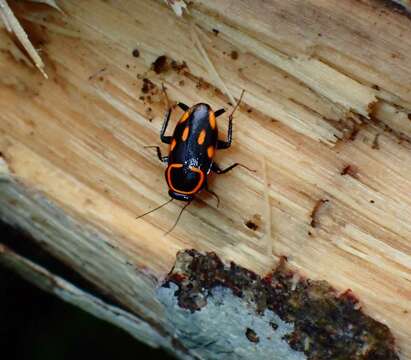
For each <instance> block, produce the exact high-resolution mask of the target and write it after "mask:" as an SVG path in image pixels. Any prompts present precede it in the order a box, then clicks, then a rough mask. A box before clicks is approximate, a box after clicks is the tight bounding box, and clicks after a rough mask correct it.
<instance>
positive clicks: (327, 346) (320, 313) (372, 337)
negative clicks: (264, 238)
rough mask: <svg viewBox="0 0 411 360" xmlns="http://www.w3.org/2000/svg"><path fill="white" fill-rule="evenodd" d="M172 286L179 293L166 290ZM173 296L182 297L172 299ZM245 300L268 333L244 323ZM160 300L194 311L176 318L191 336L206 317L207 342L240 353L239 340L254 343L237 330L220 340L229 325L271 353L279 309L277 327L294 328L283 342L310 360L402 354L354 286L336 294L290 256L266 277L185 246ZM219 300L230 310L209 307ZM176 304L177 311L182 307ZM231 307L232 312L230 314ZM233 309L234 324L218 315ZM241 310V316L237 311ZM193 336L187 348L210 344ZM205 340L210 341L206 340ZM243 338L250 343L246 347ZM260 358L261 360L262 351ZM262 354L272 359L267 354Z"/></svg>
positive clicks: (394, 359) (392, 359) (386, 358)
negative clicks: (293, 266)
mask: <svg viewBox="0 0 411 360" xmlns="http://www.w3.org/2000/svg"><path fill="white" fill-rule="evenodd" d="M168 288H170V289H171V290H172V291H166V290H164V289H168ZM170 297H171V298H175V299H174V300H171V299H170ZM165 298H166V300H165ZM238 298H239V299H241V301H242V302H243V303H244V304H246V305H244V304H243V305H242V306H244V308H246V307H247V305H248V306H249V307H250V309H251V308H252V309H253V311H254V312H255V315H254V316H256V318H255V320H254V324H257V323H258V321H262V323H264V325H265V329H264V330H263V326H262V325H261V327H259V329H258V330H259V331H255V329H252V326H251V325H250V327H245V326H246V325H247V324H248V321H247V320H242V318H241V316H243V317H244V318H247V316H248V314H247V311H244V313H243V312H242V311H241V310H239V309H240V308H241V306H240V305H238V302H239V300H237V299H238ZM160 299H162V300H163V303H164V302H165V303H166V306H168V307H170V306H171V305H170V304H171V303H172V302H173V301H175V303H176V304H178V306H179V307H180V308H182V309H186V310H187V313H186V314H185V318H184V317H183V318H182V319H179V320H178V321H176V326H177V329H178V330H179V331H180V332H186V333H190V331H193V330H192V329H191V330H190V326H191V325H190V323H192V327H193V328H196V327H197V326H199V323H198V322H199V321H200V318H201V319H202V320H201V321H202V323H201V324H203V326H204V327H208V326H209V327H210V328H208V329H207V332H206V334H209V336H210V338H209V339H208V340H210V342H213V344H218V346H222V347H224V345H225V346H226V351H228V350H229V346H232V347H233V349H232V351H233V352H235V345H236V346H238V347H239V348H241V349H243V348H244V349H243V351H247V350H245V349H248V348H249V347H250V345H249V344H247V342H246V341H245V339H244V338H242V337H240V336H239V335H232V338H231V340H224V339H221V337H224V336H227V337H229V335H228V334H225V333H224V330H223V329H222V328H224V327H225V326H227V327H229V328H230V330H229V332H231V333H233V334H238V333H239V332H244V333H245V335H246V338H247V339H248V340H249V341H251V342H252V343H255V346H256V348H257V349H258V348H259V347H260V346H261V347H262V348H264V352H267V349H266V347H267V346H268V347H269V346H270V344H269V342H268V344H265V345H263V344H261V341H260V340H263V339H265V338H267V339H268V338H270V340H272V339H271V337H272V336H273V334H272V329H271V330H270V331H268V330H266V329H267V326H268V323H269V322H270V321H272V320H269V319H268V318H267V316H268V315H267V314H270V315H269V316H268V317H270V316H271V317H273V316H274V315H273V314H275V317H278V318H279V319H281V320H280V321H278V320H277V321H274V323H276V326H279V324H280V327H282V328H283V327H284V326H286V327H288V329H287V330H283V333H282V336H281V339H282V340H285V341H287V343H288V345H289V346H290V348H291V349H292V350H293V351H297V352H301V353H304V356H305V357H306V358H307V359H309V360H319V359H321V360H345V359H350V360H366V359H367V360H371V359H372V360H398V359H399V357H398V355H397V353H396V350H395V345H394V337H393V336H392V334H391V332H390V330H389V329H388V327H387V326H385V325H383V324H382V323H380V322H378V321H376V320H374V319H372V318H371V317H369V316H367V315H366V314H365V313H364V312H363V311H362V310H361V306H360V305H359V301H358V300H357V299H356V298H355V296H354V295H353V294H352V292H351V291H349V290H347V291H346V292H344V293H342V294H337V292H336V290H335V289H333V288H332V287H331V286H330V285H329V284H328V283H327V282H325V281H312V280H309V279H304V278H301V277H300V276H299V275H296V273H295V272H293V271H291V270H289V269H287V265H286V261H285V260H283V261H282V262H281V263H280V265H279V266H278V267H277V268H276V269H275V270H274V271H273V272H272V273H270V274H268V275H267V276H265V277H263V278H262V277H260V276H258V275H256V274H255V273H253V272H251V271H249V270H247V269H245V268H243V267H241V266H238V265H236V264H235V263H233V262H231V263H230V265H228V266H227V265H225V264H224V263H223V262H222V261H221V260H220V258H219V257H218V256H217V255H216V254H214V253H207V254H201V253H199V252H197V251H195V250H186V251H181V252H179V253H178V254H177V260H176V264H175V266H174V268H173V270H172V271H171V272H170V274H169V275H168V276H167V278H166V281H165V283H164V285H163V289H161V290H160ZM210 303H211V305H210ZM217 304H220V305H221V306H224V308H221V309H219V311H215V310H214V311H213V310H209V309H208V307H209V306H211V308H214V307H215V306H218V305H217ZM230 305H231V307H230ZM173 309H174V310H173V311H175V306H174V307H173ZM228 309H231V312H230V310H228ZM234 309H237V310H238V312H237V311H234ZM197 311H199V312H200V313H205V314H207V315H203V316H200V315H198V318H196V317H194V316H192V315H189V313H192V314H193V313H195V312H197ZM208 311H210V313H209V314H208ZM227 312H229V313H230V314H232V317H233V318H232V319H231V321H227V319H226V318H224V320H222V318H220V317H219V314H226V313H227ZM236 312H237V315H236V316H234V313H236ZM213 313H214V316H215V317H216V318H217V319H214V318H213V319H210V320H209V322H207V320H206V318H207V317H212V316H211V314H213ZM238 314H241V315H238ZM182 316H183V315H180V317H182ZM257 319H259V320H258V321H257ZM179 326H180V328H179ZM255 326H256V325H255ZM213 327H214V328H213ZM276 331H277V330H276ZM216 332H217V333H218V334H219V335H218V339H217V338H214V337H216V336H215V334H216ZM203 336H205V333H204V334H203ZM238 337H240V339H238ZM233 338H234V340H233ZM211 339H213V340H212V341H211ZM219 339H220V340H219ZM190 341H191V343H190V344H189V345H188V348H190V347H194V345H195V346H198V347H199V348H201V347H203V348H204V346H205V345H204V343H202V344H200V343H196V342H195V341H194V340H193V339H192V338H191V340H190ZM202 341H205V340H204V338H202ZM230 341H232V342H230ZM183 342H184V340H183ZM242 342H243V343H245V345H241V344H242ZM271 345H272V356H273V358H274V359H277V357H276V355H275V352H276V351H277V350H278V344H277V346H276V347H275V346H274V345H273V344H271ZM207 346H210V345H207ZM214 346H217V345H214ZM281 346H282V347H283V346H284V344H282V345H281ZM293 351H291V352H290V355H289V356H290V358H292V356H297V355H295V353H294V352H293ZM264 352H263V353H264ZM281 356H283V357H278V358H279V359H285V358H288V357H284V354H281ZM222 358H225V357H222ZM240 358H241V357H240ZM255 358H260V357H259V356H258V355H256V357H255ZM261 358H262V359H265V357H264V356H262V357H261Z"/></svg>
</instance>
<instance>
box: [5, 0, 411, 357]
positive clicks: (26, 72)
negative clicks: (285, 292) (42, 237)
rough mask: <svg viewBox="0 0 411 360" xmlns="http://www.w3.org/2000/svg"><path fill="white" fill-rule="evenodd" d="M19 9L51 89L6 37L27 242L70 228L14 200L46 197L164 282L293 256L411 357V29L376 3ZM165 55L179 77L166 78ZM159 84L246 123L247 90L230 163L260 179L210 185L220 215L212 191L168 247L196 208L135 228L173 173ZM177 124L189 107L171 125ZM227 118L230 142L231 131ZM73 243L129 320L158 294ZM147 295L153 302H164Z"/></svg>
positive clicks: (15, 165) (169, 209)
mask: <svg viewBox="0 0 411 360" xmlns="http://www.w3.org/2000/svg"><path fill="white" fill-rule="evenodd" d="M187 3H188V2H187ZM9 5H12V10H13V12H14V14H15V15H16V17H17V19H18V20H19V21H20V23H21V24H22V26H23V27H24V29H25V31H26V32H27V34H28V36H29V38H30V40H31V41H34V43H35V47H36V49H37V50H39V51H40V54H41V56H42V59H43V61H44V63H45V66H46V67H45V70H46V72H47V74H48V76H49V80H45V79H43V78H42V76H41V74H39V73H38V71H36V70H35V68H34V67H29V66H27V65H26V64H25V63H24V62H23V61H21V60H20V59H21V58H23V56H24V55H22V53H21V50H19V49H18V48H16V45H15V43H14V41H11V40H10V38H9V35H8V33H7V31H6V30H5V29H2V30H1V31H0V50H1V51H0V73H1V76H0V109H1V111H0V152H1V154H2V157H3V158H4V161H5V162H6V163H7V166H8V169H9V171H10V173H11V176H12V177H13V179H17V180H18V181H11V182H4V181H2V182H1V183H0V185H1V192H2V194H3V195H4V196H1V197H0V216H1V217H3V218H6V219H7V220H8V221H10V222H13V223H15V224H17V225H19V226H22V227H24V228H25V229H26V230H28V231H30V230H31V229H32V228H33V229H34V228H36V229H37V230H38V229H42V228H43V227H46V226H49V225H50V224H59V221H61V216H60V215H59V216H58V217H56V218H54V219H52V218H50V219H49V220H48V221H47V223H46V222H41V221H37V222H36V220H35V219H36V216H35V214H33V216H32V218H30V216H28V215H27V216H28V217H27V218H25V217H24V218H23V215H22V214H23V212H20V211H19V209H18V207H17V206H16V205H13V204H14V203H13V201H12V200H11V199H12V198H13V196H12V195H11V194H18V193H19V192H18V191H15V187H18V186H25V187H27V188H28V189H30V190H32V191H35V193H36V194H37V193H38V194H41V196H39V197H38V198H36V197H34V199H37V200H33V201H32V202H30V204H32V205H30V206H32V211H33V213H34V212H35V209H36V207H35V206H36V204H37V203H39V204H40V203H41V204H43V203H42V201H44V202H45V204H46V205H47V204H49V203H51V204H53V205H54V206H56V207H58V208H59V209H61V210H63V211H64V213H65V214H69V215H70V216H71V217H73V218H75V219H77V221H79V223H81V224H84V226H85V229H88V226H90V227H92V228H95V229H102V231H103V230H104V233H105V234H106V235H107V237H108V238H109V239H111V240H110V241H112V242H113V243H114V244H116V247H117V248H118V249H119V251H121V253H122V256H124V257H126V258H127V259H128V261H129V262H131V263H133V264H135V266H136V268H137V269H139V271H141V272H142V273H143V272H144V274H150V276H152V277H153V278H155V279H157V280H160V279H162V278H163V277H164V276H165V274H167V273H168V272H169V270H170V269H171V267H172V265H173V263H174V260H175V254H176V252H177V251H178V250H180V249H186V248H195V249H196V250H198V251H215V252H216V253H217V254H218V255H219V256H220V257H222V258H223V259H226V260H233V261H235V262H236V263H237V264H239V265H241V266H243V267H245V268H248V269H250V270H252V271H255V272H257V273H259V274H260V275H263V274H264V273H266V272H267V271H268V270H269V269H270V268H271V267H272V265H273V261H272V256H273V255H275V256H277V257H278V256H281V255H283V256H287V258H288V260H289V264H290V266H291V267H293V268H294V269H295V270H298V271H299V272H301V274H302V275H305V276H309V277H310V278H314V279H324V280H327V281H329V282H330V283H331V284H332V285H333V286H334V287H335V288H338V289H340V290H341V291H344V290H346V289H348V288H349V289H352V291H353V292H354V293H355V294H356V296H358V297H359V298H360V300H361V303H362V304H363V307H364V311H365V312H366V313H367V314H368V315H370V316H372V317H374V318H376V319H377V320H379V321H382V322H383V323H385V324H386V325H388V326H389V327H390V329H391V330H392V332H393V334H394V335H395V337H396V339H397V341H398V346H399V348H400V352H401V356H402V358H403V359H411V327H410V326H409V324H410V323H411V301H410V299H411V242H410V239H411V220H410V219H411V197H410V191H411V144H410V139H411V115H410V114H411V67H410V64H411V20H410V18H409V17H408V16H407V15H406V14H404V13H403V12H401V11H395V9H394V10H393V9H392V8H391V6H390V3H389V2H380V1H373V0H364V1H354V0H346V1H343V2H341V1H337V0H330V1H326V2H325V1H323V2H318V1H305V2H301V1H296V0H291V1H277V0H270V1H255V0H235V1H234V0H225V1H219V0H195V1H191V2H190V3H189V5H188V8H187V10H188V11H186V10H184V11H183V14H182V16H176V14H175V13H174V12H173V10H172V9H171V8H170V7H169V6H168V5H167V4H166V2H164V1H152V0H137V1H136V0H135V1H114V2H102V1H97V0H90V1H87V2H85V1H59V2H58V5H59V7H60V8H61V10H62V12H59V11H56V10H55V9H52V8H48V7H45V6H41V5H38V4H29V5H27V4H26V3H24V2H15V3H14V2H9ZM205 53H206V55H207V57H206V58H205V57H204V54H205ZM160 56H165V60H164V61H167V63H165V64H167V66H160V67H158V68H156V69H157V71H154V69H153V68H152V64H153V62H155V61H156V59H157V58H159V57H160ZM162 61H163V60H162ZM161 84H164V86H165V87H166V88H167V91H168V96H169V97H170V100H171V102H172V103H175V102H178V101H181V102H184V103H186V104H188V105H193V104H195V103H197V102H206V103H209V104H210V105H211V106H212V108H213V109H215V110H216V109H219V108H226V109H227V110H231V107H230V105H229V104H228V102H229V101H230V100H229V99H230V98H229V96H230V95H229V94H232V97H233V98H238V96H239V94H240V93H241V91H242V90H243V89H245V95H244V99H243V102H242V104H241V106H240V107H239V109H237V112H236V114H235V116H234V140H233V146H232V148H231V149H230V150H226V151H220V152H217V156H216V161H217V162H218V163H219V164H221V165H222V166H225V165H230V164H232V163H234V162H239V163H242V164H244V165H246V166H248V167H250V168H253V169H256V170H257V172H256V173H253V172H249V171H247V170H245V169H243V168H236V169H235V170H233V171H232V172H230V173H228V174H226V175H223V176H213V177H212V180H211V183H210V188H211V189H212V190H213V191H215V192H216V193H217V194H218V195H219V197H220V199H221V205H220V207H219V208H216V205H215V199H214V198H213V197H212V196H209V195H207V194H203V193H202V194H201V195H200V196H199V197H198V199H197V200H196V201H195V202H193V203H192V204H191V205H190V207H188V208H187V210H186V211H185V213H184V214H183V216H182V218H181V220H180V222H179V224H178V226H177V227H176V228H175V229H174V230H173V232H171V233H170V234H169V235H168V236H164V233H165V232H166V231H167V230H168V229H169V228H170V226H171V225H172V224H173V222H174V220H175V218H176V216H177V214H178V212H179V210H180V209H181V204H179V203H177V202H173V203H170V204H169V205H167V206H165V207H163V208H161V209H160V210H158V211H156V212H153V213H151V214H149V215H147V216H146V217H143V218H139V219H137V220H136V217H137V216H138V215H140V214H143V213H145V212H146V211H148V210H150V209H152V208H155V207H156V206H158V205H159V204H161V203H163V202H165V201H166V200H167V199H168V198H169V197H168V194H167V188H166V184H165V181H164V175H163V172H164V167H163V165H162V164H161V163H160V162H159V161H158V159H157V157H156V156H155V155H154V154H153V151H152V149H145V148H144V146H146V145H158V144H159V143H160V140H159V131H160V128H161V124H162V116H163V113H164V111H165V109H166V100H165V99H164V96H163V94H162V91H161ZM231 102H232V100H231ZM231 102H230V104H231ZM179 116H181V111H180V110H179V109H178V108H175V109H174V112H173V115H172V119H171V126H173V125H174V124H175V122H176V119H177V118H178V117H179ZM218 120H219V128H220V133H221V135H220V136H221V137H223V136H224V134H225V133H226V131H227V117H226V116H224V115H223V116H221V117H219V119H218ZM162 149H163V152H166V151H167V150H166V148H165V147H164V148H162ZM262 161H263V163H262ZM262 164H263V165H262ZM7 194H8V195H7ZM5 199H8V200H5ZM42 199H46V200H42ZM325 200H327V202H326V204H325ZM36 201H37V202H36ZM43 205H44V204H43ZM46 205H44V206H45V208H47V209H48V207H47V206H48V205H47V206H46ZM27 206H28V205H27ZM267 207H269V208H268V209H267ZM49 211H52V210H49ZM30 219H31V220H30ZM255 219H259V222H257V221H255ZM250 221H251V222H250ZM260 222H261V223H260ZM246 224H254V225H255V226H247V225H246ZM37 230H36V231H37ZM85 231H86V230H85ZM62 239H63V240H64V241H63V240H62ZM270 239H271V243H269V241H270ZM76 240H77V238H74V237H73V238H72V240H71V241H72V242H70V236H66V237H62V238H61V239H59V241H57V240H56V241H55V242H53V241H52V240H48V241H47V246H46V247H47V249H48V250H49V251H51V252H52V253H53V254H55V255H56V256H58V257H59V258H60V259H61V260H62V261H63V262H64V263H66V264H68V265H70V266H72V267H73V268H74V269H75V270H77V271H79V272H81V273H82V275H83V276H85V277H87V278H89V279H91V280H92V281H93V282H94V283H98V284H100V283H101V284H103V285H104V286H105V287H106V288H109V289H111V290H112V291H113V292H114V293H115V289H116V287H117V286H118V285H117V283H118V282H120V283H121V284H122V285H123V286H124V289H125V290H124V291H123V292H121V294H122V295H121V296H125V297H127V296H130V297H129V298H127V299H128V300H127V301H128V304H131V303H132V302H133V301H138V299H139V296H142V295H140V294H141V293H143V292H142V291H137V290H136V291H135V293H134V292H133V294H132V295H130V294H128V293H127V290H126V289H127V287H126V286H125V285H124V281H125V280H124V279H123V280H122V279H121V274H120V273H119V272H113V274H109V272H107V271H106V272H104V271H101V270H102V269H105V268H109V266H110V264H112V263H110V261H114V260H109V259H108V258H107V259H106V258H105V257H99V256H97V255H96V256H94V255H93V256H91V255H90V253H93V254H94V252H93V251H97V253H98V249H99V248H98V246H97V245H95V246H94V245H93V248H91V247H85V249H88V250H87V251H85V252H84V253H83V252H81V251H79V252H78V253H76V256H73V253H72V252H70V251H68V249H70V248H72V247H75V246H77V245H78V244H79V242H77V243H76ZM78 241H79V240H78ZM96 242H98V240H96ZM76 244H77V245H76ZM85 246H86V245H85ZM96 249H97V250H96ZM114 258H115V256H113V258H110V259H114ZM82 259H86V260H87V266H84V267H83V266H82V265H81V264H82V262H81V260H82ZM105 276H106V277H107V278H106V279H105V280H104V279H103V277H105ZM116 276H118V278H116ZM130 276H131V275H130ZM152 286H153V288H154V285H152ZM136 294H137V295H136ZM144 294H149V295H144V296H146V298H145V300H144V301H145V303H147V304H150V301H153V303H154V302H155V300H154V295H153V299H152V300H150V296H151V295H150V294H151V293H149V292H144ZM150 306H151V305H150ZM159 309H160V307H159V305H158V304H156V305H155V306H154V305H153V307H152V314H151V317H155V316H157V317H159V318H161V316H164V315H162V314H161V310H159ZM153 314H155V315H153Z"/></svg>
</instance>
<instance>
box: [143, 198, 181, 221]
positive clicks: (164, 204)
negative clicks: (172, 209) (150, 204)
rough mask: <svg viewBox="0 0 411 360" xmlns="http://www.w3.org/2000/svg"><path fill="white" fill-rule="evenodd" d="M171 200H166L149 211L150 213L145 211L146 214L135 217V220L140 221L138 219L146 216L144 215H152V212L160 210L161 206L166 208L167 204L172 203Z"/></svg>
mask: <svg viewBox="0 0 411 360" xmlns="http://www.w3.org/2000/svg"><path fill="white" fill-rule="evenodd" d="M173 200H174V199H170V200H167V201H166V202H165V203H163V204H161V205H159V206H157V207H156V208H154V209H151V210H150V211H147V212H145V213H144V214H141V215H139V216H137V217H136V219H140V218H142V217H143V216H146V215H148V214H150V213H152V212H153V211H156V210H158V209H161V208H162V207H163V206H166V205H167V204H168V203H170V202H172V201H173Z"/></svg>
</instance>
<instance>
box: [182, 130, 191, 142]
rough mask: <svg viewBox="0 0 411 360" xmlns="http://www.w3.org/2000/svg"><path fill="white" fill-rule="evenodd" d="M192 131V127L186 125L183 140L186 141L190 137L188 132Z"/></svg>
mask: <svg viewBox="0 0 411 360" xmlns="http://www.w3.org/2000/svg"><path fill="white" fill-rule="evenodd" d="M189 132H190V128H189V127H188V126H186V127H185V128H184V131H183V135H182V136H181V140H183V141H186V140H187V138H188V133H189Z"/></svg>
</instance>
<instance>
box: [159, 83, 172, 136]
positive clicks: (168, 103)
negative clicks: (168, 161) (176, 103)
mask: <svg viewBox="0 0 411 360" xmlns="http://www.w3.org/2000/svg"><path fill="white" fill-rule="evenodd" d="M161 85H162V88H163V92H164V96H165V98H166V104H167V111H166V113H165V115H164V121H163V126H162V127H161V131H160V139H161V141H162V142H163V143H165V144H170V143H171V136H165V133H166V130H167V126H168V122H169V121H170V115H171V105H170V101H169V99H168V95H167V92H166V88H165V86H164V84H161Z"/></svg>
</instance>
